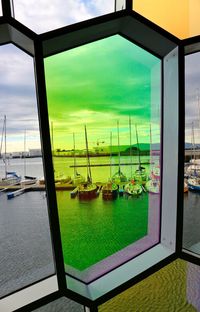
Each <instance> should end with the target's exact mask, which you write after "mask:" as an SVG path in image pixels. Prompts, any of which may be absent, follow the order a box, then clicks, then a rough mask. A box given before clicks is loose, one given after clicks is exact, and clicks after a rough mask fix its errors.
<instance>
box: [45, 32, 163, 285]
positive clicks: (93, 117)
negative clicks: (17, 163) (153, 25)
mask: <svg viewBox="0 0 200 312" xmlns="http://www.w3.org/2000/svg"><path fill="white" fill-rule="evenodd" d="M45 73H46V86H47V97H48V111H49V124H50V128H51V143H52V154H53V163H54V174H55V186H56V191H57V203H58V209H59V218H60V226H61V236H62V244H63V252H64V260H65V266H66V272H67V273H70V274H71V275H73V276H75V277H78V278H79V279H81V280H83V281H85V282H89V281H91V280H93V279H95V278H96V277H98V276H100V275H102V274H105V272H107V271H109V270H111V269H113V268H114V267H117V266H118V265H120V264H122V263H124V262H126V261H128V260H130V259H131V258H133V257H134V256H136V255H137V254H138V253H140V252H142V251H144V250H145V249H147V248H149V247H150V246H152V245H153V244H156V243H157V242H158V239H159V206H160V109H161V104H160V98H161V96H160V94H161V78H160V77H161V62H160V60H159V59H158V58H156V57H155V56H153V55H151V54H150V53H148V52H146V51H145V50H142V49H141V48H139V47H137V46H136V45H134V44H132V43H131V42H129V41H127V40H125V39H124V38H122V37H120V36H118V35H116V36H112V37H109V38H107V39H104V40H99V41H96V42H94V43H90V44H87V45H85V46H82V47H79V48H76V49H72V50H70V51H67V52H63V53H60V54H58V55H55V56H51V57H48V58H46V59H45ZM125 247H127V248H126V250H125V249H124V248H125ZM80 255H81V256H80Z"/></svg>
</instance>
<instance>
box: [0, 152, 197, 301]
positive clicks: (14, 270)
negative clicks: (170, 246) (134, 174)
mask: <svg viewBox="0 0 200 312" xmlns="http://www.w3.org/2000/svg"><path fill="white" fill-rule="evenodd" d="M141 158H142V161H143V162H146V161H147V160H148V158H147V157H141ZM109 161H110V159H109V157H101V158H91V163H92V164H93V163H94V162H98V163H109ZM112 161H113V162H115V163H117V162H118V160H117V157H116V158H114V157H113V159H112ZM133 161H136V159H133ZM73 162H74V160H73V158H67V159H66V158H55V159H54V165H55V169H56V172H57V173H63V174H64V175H66V176H72V175H73V168H72V167H70V166H72V165H73ZM122 162H129V158H128V157H122V159H121V163H122ZM81 163H82V164H84V163H85V160H84V159H83V158H80V159H77V164H81ZM145 167H146V168H147V170H148V169H149V168H148V166H147V165H145ZM136 168H137V166H136V165H135V166H134V168H133V169H136ZM121 169H122V171H123V173H124V174H125V175H128V174H129V173H130V172H129V170H130V167H129V166H122V167H121ZM8 170H10V171H16V172H17V173H18V174H19V175H22V176H23V175H24V160H23V159H10V160H9V163H8ZM117 170H118V167H117V166H116V167H114V166H113V167H112V174H113V173H114V172H116V171H117ZM78 172H79V173H80V174H82V175H85V173H86V168H78ZM109 174H110V168H109V166H108V167H92V175H93V179H94V181H96V180H98V181H101V182H104V181H106V180H107V178H108V177H109ZM2 175H4V164H3V162H2V160H0V176H2ZM26 175H30V176H37V177H41V176H43V166H42V159H41V158H33V159H26ZM145 196H146V195H145V194H144V195H143V197H141V198H140V201H137V199H132V200H133V202H132V203H131V202H130V201H129V202H128V201H127V202H123V203H122V201H123V199H120V200H119V201H118V205H119V209H127V211H126V212H127V214H126V213H125V214H124V216H125V219H124V222H125V225H124V226H122V227H121V228H120V231H121V232H120V231H118V230H117V229H116V228H115V230H114V232H115V233H117V236H114V237H113V241H114V248H115V246H119V244H120V243H119V239H120V238H123V235H125V234H124V233H123V229H125V228H126V222H127V216H128V215H129V214H130V213H132V212H131V209H130V206H129V204H130V203H131V204H133V203H134V205H136V206H138V204H139V205H140V206H141V200H143V199H144V200H145V198H146V197H145ZM58 200H59V201H60V203H61V205H60V208H61V209H60V214H61V215H62V214H63V211H64V210H65V208H66V207H68V212H69V214H68V217H69V219H68V220H72V222H71V221H70V222H71V226H72V227H73V228H74V229H73V231H72V232H71V233H75V232H74V231H76V224H75V223H76V221H78V223H79V225H78V226H83V225H84V222H83V223H82V224H80V218H81V216H82V217H83V214H85V216H86V215H87V214H88V217H87V218H88V222H89V224H86V226H87V227H88V226H90V228H89V231H90V233H91V234H92V233H93V230H92V224H95V218H96V223H98V220H99V219H103V218H104V214H103V213H102V212H103V211H104V212H105V221H106V218H110V221H109V222H111V221H112V218H114V216H113V211H114V210H113V209H114V208H113V207H112V205H113V202H111V203H105V202H103V201H101V200H100V198H99V199H97V201H96V203H95V201H94V202H93V204H92V205H91V207H89V208H91V209H90V210H88V209H85V208H88V207H86V206H87V205H85V207H82V208H81V209H82V211H81V214H80V209H78V206H80V203H79V202H78V201H77V199H75V200H74V201H72V200H71V199H70V198H69V192H60V193H59V198H58ZM27 203H28V204H27ZM72 203H73V204H72ZM199 204H200V194H196V193H191V192H189V193H188V194H185V195H184V212H185V213H184V233H183V234H184V236H183V237H184V246H185V247H186V248H189V249H190V248H191V246H193V245H195V244H197V243H198V242H200V230H199V229H200V226H199V225H200V210H199V206H200V205H199ZM71 205H74V206H71ZM106 205H107V206H106ZM126 205H128V206H127V207H126ZM83 206H84V205H83ZM93 206H94V207H95V206H98V209H97V215H96V214H94V207H93ZM120 206H121V207H120ZM138 207H139V206H138ZM138 207H136V208H138ZM79 208H80V207H79ZM133 208H134V206H133ZM138 211H139V210H138ZM135 212H137V209H135ZM92 214H93V215H92ZM85 216H84V218H85ZM0 217H1V218H0V232H1V242H0V271H1V274H0V289H1V292H0V296H3V295H5V294H7V293H9V292H11V291H14V290H16V289H18V288H20V287H23V286H25V285H28V284H30V283H32V282H34V281H36V280H38V279H40V278H42V277H45V276H47V275H49V274H52V272H54V267H53V257H52V252H51V240H50V233H49V226H48V216H47V204H46V198H45V196H44V192H28V193H25V194H23V195H21V196H19V197H16V198H15V199H14V200H10V201H8V200H7V198H6V194H2V195H1V196H0ZM116 219H118V217H117V218H115V220H116ZM63 220H64V219H63ZM113 220H114V219H113ZM131 220H134V219H132V217H130V215H129V217H128V222H129V221H130V222H131ZM62 224H64V223H62ZM115 224H116V223H113V226H115ZM84 226H85V225H84ZM106 227H107V230H108V231H109V228H108V226H107V225H106V226H105V228H106ZM127 228H130V226H129V227H127ZM79 230H80V228H79ZM82 230H84V229H83V228H82ZM106 232H107V231H106ZM77 233H78V232H77ZM64 235H67V236H68V237H70V239H71V241H72V243H73V240H74V239H75V238H76V235H74V236H73V235H70V233H69V227H68V228H67V232H66V233H65V234H64ZM95 235H97V234H95ZM110 235H111V234H110ZM118 235H119V237H118ZM83 237H84V236H83ZM83 241H84V240H83ZM83 241H82V242H81V244H82V243H83ZM93 241H94V240H93ZM104 241H105V237H102V242H104ZM68 242H69V241H67V243H68ZM78 242H79V243H80V239H78V238H77V242H76V244H75V245H74V246H75V247H76V250H79V247H80V246H79V244H78ZM129 243H130V241H128V240H127V243H126V240H125V242H124V244H129ZM71 246H72V245H71ZM106 248H107V247H106ZM112 248H113V246H112ZM112 248H111V249H110V250H106V249H105V248H102V250H103V252H104V251H105V254H104V256H106V255H109V252H111V253H112V252H115V250H114V249H112ZM117 248H118V247H117ZM119 248H121V247H119ZM71 252H73V251H70V253H71ZM74 255H75V254H74ZM67 257H68V259H69V254H68V256H67ZM75 257H76V255H75ZM79 259H80V257H79ZM79 259H78V261H80V260H79ZM85 260H86V258H85ZM98 260H99V258H98V254H97V259H95V261H98ZM79 264H80V263H79ZM87 265H88V263H85V262H83V266H84V267H87ZM79 269H81V268H80V267H79Z"/></svg>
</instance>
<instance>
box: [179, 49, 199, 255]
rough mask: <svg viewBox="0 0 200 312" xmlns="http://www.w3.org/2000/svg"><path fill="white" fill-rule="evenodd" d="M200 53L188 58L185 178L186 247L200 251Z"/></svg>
mask: <svg viewBox="0 0 200 312" xmlns="http://www.w3.org/2000/svg"><path fill="white" fill-rule="evenodd" d="M199 62H200V53H199V52H198V53H195V54H190V55H188V56H186V57H185V181H184V184H185V186H184V190H185V193H184V228H183V247H184V248H186V249H188V250H190V251H192V252H194V253H197V254H200V231H199V227H200V213H199V209H198V207H199V203H200V200H199V193H200V88H199V83H200V73H199Z"/></svg>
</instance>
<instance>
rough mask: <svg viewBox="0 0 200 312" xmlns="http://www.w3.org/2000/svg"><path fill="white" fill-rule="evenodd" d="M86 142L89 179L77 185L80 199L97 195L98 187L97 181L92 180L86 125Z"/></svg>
mask: <svg viewBox="0 0 200 312" xmlns="http://www.w3.org/2000/svg"><path fill="white" fill-rule="evenodd" d="M85 144H86V161H87V181H86V182H82V183H80V184H79V185H78V186H77V191H78V197H79V199H83V200H88V199H92V198H95V197H97V195H98V187H97V185H96V184H95V183H93V182H92V173H91V166H90V157H89V149H88V139H87V129H86V125H85Z"/></svg>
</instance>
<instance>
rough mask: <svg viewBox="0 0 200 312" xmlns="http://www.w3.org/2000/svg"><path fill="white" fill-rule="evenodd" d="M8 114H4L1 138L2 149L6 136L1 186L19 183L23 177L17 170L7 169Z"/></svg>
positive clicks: (0, 179)
mask: <svg viewBox="0 0 200 312" xmlns="http://www.w3.org/2000/svg"><path fill="white" fill-rule="evenodd" d="M6 135H7V133H6V115H4V121H3V129H2V138H1V150H0V154H1V151H2V147H3V138H4V157H2V159H3V162H4V166H5V176H4V177H3V178H0V186H4V187H6V186H10V185H15V184H18V183H19V182H20V181H21V177H20V176H18V175H17V174H16V172H15V171H7V144H6V143H7V142H6V141H7V137H6Z"/></svg>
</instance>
